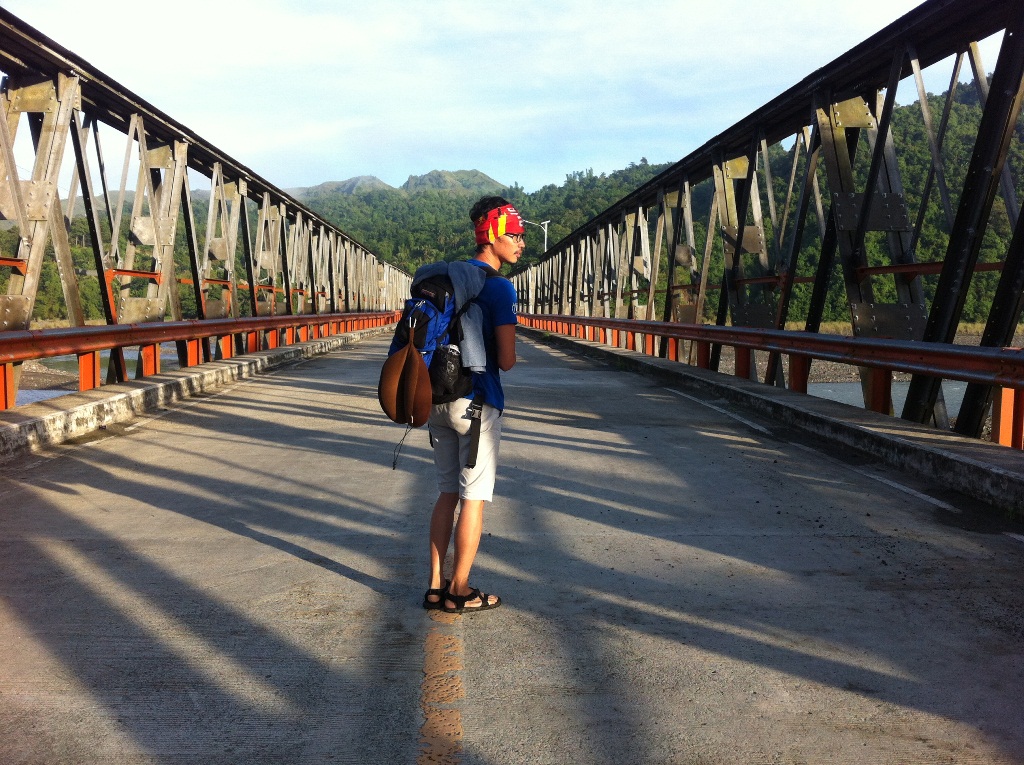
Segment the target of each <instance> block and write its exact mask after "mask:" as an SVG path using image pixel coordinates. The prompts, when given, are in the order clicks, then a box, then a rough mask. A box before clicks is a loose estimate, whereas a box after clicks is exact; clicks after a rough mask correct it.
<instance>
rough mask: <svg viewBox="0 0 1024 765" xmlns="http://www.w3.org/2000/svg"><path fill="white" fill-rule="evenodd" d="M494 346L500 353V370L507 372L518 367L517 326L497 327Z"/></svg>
mask: <svg viewBox="0 0 1024 765" xmlns="http://www.w3.org/2000/svg"><path fill="white" fill-rule="evenodd" d="M494 344H495V346H496V348H497V351H498V368H499V369H501V371H502V372H507V371H508V370H510V369H511V368H512V367H514V366H515V365H516V325H515V324H502V325H501V326H498V327H495V328H494Z"/></svg>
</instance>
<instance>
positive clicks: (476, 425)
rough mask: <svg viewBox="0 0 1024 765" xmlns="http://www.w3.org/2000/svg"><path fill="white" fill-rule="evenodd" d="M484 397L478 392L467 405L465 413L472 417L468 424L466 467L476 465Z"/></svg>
mask: <svg viewBox="0 0 1024 765" xmlns="http://www.w3.org/2000/svg"><path fill="white" fill-rule="evenodd" d="M483 412H484V398H483V396H481V395H480V394H477V395H475V396H473V402H472V403H471V404H470V405H469V409H467V410H466V413H467V414H468V415H469V416H470V417H471V418H472V420H473V421H472V422H471V423H470V424H469V456H468V457H467V458H466V467H468V468H475V467H476V455H477V452H479V451H480V421H481V420H482V419H483Z"/></svg>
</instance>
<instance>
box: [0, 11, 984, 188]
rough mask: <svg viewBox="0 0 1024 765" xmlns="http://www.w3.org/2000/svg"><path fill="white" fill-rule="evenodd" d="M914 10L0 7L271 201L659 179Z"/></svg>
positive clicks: (941, 87) (943, 86) (940, 87)
mask: <svg viewBox="0 0 1024 765" xmlns="http://www.w3.org/2000/svg"><path fill="white" fill-rule="evenodd" d="M920 4H921V3H920V0H858V2H855V3H828V2H822V0H714V2H709V1H708V0H646V1H645V2H643V3H636V2H620V0H602V1H601V2H597V0H582V1H581V0H564V1H560V0H519V2H516V3H488V4H484V3H480V2H472V1H471V0H429V2H427V1H423V2H411V1H408V0H407V1H406V2H401V1H399V0H361V1H360V2H351V1H350V0H281V1H278V0H245V1H244V2H235V1H234V0H175V2H173V3H140V2H138V0H0V7H4V8H6V9H7V10H8V11H10V12H11V13H13V14H15V15H16V16H18V17H20V18H21V19H23V20H24V21H26V22H27V23H29V24H30V25H32V26H34V27H35V28H36V29H38V30H40V31H41V32H42V33H43V34H45V35H46V36H48V37H50V38H51V39H53V40H55V41H56V42H58V43H59V44H61V45H63V46H64V47H65V48H68V49H69V50H71V51H73V52H74V53H76V54H77V55H78V56H80V57H82V58H84V59H85V60H86V61H88V62H89V63H90V64H92V65H93V66H94V67H96V68H97V69H99V70H100V71H102V72H103V73H104V74H105V75H107V76H108V77H109V78H111V79H113V80H115V81H117V82H119V83H120V84H121V85H122V86H124V87H125V88H127V89H128V90H131V91H133V92H135V93H136V94H137V95H139V96H141V97H142V98H144V99H145V100H147V101H149V102H150V103H151V104H152V105H153V106H155V107H156V108H158V109H159V110H161V111H163V112H165V113H166V114H168V115H169V116H171V117H172V118H174V119H175V120H177V121H179V122H181V123H183V124H185V125H187V126H188V127H189V128H190V129H191V130H192V131H193V132H195V133H196V134H198V135H199V136H201V137H202V138H203V139H204V140H206V141H208V142H209V143H212V144H213V145H214V146H216V147H217V148H218V149H220V150H221V151H222V152H223V153H225V154H227V155H229V156H231V157H233V158H234V159H235V160H237V161H238V162H240V163H242V164H243V165H246V166H248V167H249V168H250V169H252V170H253V171H255V172H256V173H257V174H259V175H261V176H262V177H264V178H265V179H267V180H268V181H270V182H271V183H273V184H274V185H276V186H278V187H280V188H285V189H289V188H298V187H306V186H315V185H317V184H320V183H324V182H328V181H341V180H346V179H348V178H352V177H355V176H360V175H374V176H377V177H378V178H380V179H381V180H383V181H385V182H386V183H389V184H391V185H393V186H398V185H401V184H402V183H404V182H405V181H406V180H407V179H408V177H409V176H410V175H422V174H425V173H427V172H429V171H431V170H469V169H475V170H480V171H482V172H484V173H486V174H487V175H489V176H491V177H492V178H494V179H495V180H497V181H499V182H501V183H503V184H506V185H511V184H513V183H518V184H519V185H520V186H522V187H524V188H525V189H526V191H535V190H536V189H538V188H540V187H541V186H544V185H546V184H552V183H553V184H556V185H560V184H561V183H563V182H564V181H565V177H566V175H567V174H569V173H572V172H574V171H581V170H587V169H592V170H593V171H594V172H595V173H598V174H600V173H607V172H612V171H614V170H618V169H621V168H623V167H626V166H627V165H629V164H630V163H631V162H639V161H640V160H641V158H646V159H647V160H648V161H650V162H652V163H660V162H675V161H676V160H678V159H681V158H682V157H684V156H686V155H687V154H689V153H690V152H692V151H693V150H695V149H697V148H698V147H700V146H701V145H703V144H704V143H706V142H707V141H708V140H709V139H710V138H712V137H714V136H715V135H716V134H718V133H719V132H721V131H723V130H725V129H726V128H727V127H729V126H730V125H732V124H733V123H735V122H737V121H738V120H740V119H742V118H743V117H745V116H746V115H748V114H750V113H751V112H753V111H755V110H756V109H757V108H759V107H760V106H762V105H763V104H765V103H767V102H768V101H770V100H771V99H772V98H774V97H775V96H777V95H778V94H779V93H781V92H783V91H784V90H786V89H787V88H789V87H791V86H793V85H795V84H796V83H797V82H799V81H800V80H802V79H804V77H806V76H807V75H809V74H810V73H811V72H812V71H814V70H815V69H817V68H819V67H821V66H823V65H825V64H827V63H829V62H830V61H832V60H834V59H835V58H837V57H839V56H840V55H841V54H842V53H844V52H845V51H847V50H849V49H850V48H852V47H854V46H855V45H856V44H858V43H859V42H861V41H862V40H864V39H866V38H867V37H869V36H870V35H872V34H874V33H875V32H877V31H879V30H880V29H882V28H883V27H884V26H886V25H888V24H889V23H891V22H892V21H894V20H896V19H897V18H899V17H900V16H902V15H903V14H905V13H907V12H908V11H910V10H912V9H913V8H914V7H916V6H918V5H920ZM640 8H642V11H643V12H642V13H641V12H640V10H639V9H640ZM990 58H991V61H986V64H987V65H988V66H989V68H990V69H991V68H992V67H993V66H994V64H995V58H994V55H993V56H990ZM944 76H945V77H947V78H948V74H946V75H944ZM939 80H941V78H939ZM926 82H927V80H926ZM928 84H929V89H933V88H932V87H931V83H928ZM934 89H935V90H943V89H945V83H941V82H938V83H937V84H936V86H935V88H934ZM915 98H916V97H915Z"/></svg>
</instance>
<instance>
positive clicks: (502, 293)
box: [423, 197, 525, 613]
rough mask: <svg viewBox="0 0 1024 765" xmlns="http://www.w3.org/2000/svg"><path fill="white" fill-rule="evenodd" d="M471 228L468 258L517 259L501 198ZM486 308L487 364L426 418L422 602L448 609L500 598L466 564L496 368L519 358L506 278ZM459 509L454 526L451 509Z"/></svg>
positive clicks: (487, 448) (491, 459) (487, 294)
mask: <svg viewBox="0 0 1024 765" xmlns="http://www.w3.org/2000/svg"><path fill="white" fill-rule="evenodd" d="M469 217H470V219H471V220H472V221H473V227H474V230H475V232H476V245H477V248H476V256H475V257H474V258H473V259H472V260H470V261H469V262H470V263H471V264H473V265H474V266H479V267H480V268H484V269H488V268H490V269H494V271H499V270H500V269H501V267H502V266H504V265H505V264H510V265H514V264H515V263H516V262H517V261H518V260H519V256H520V255H522V254H523V250H524V248H525V244H524V243H523V234H524V233H525V231H524V228H523V219H522V217H521V216H520V215H519V213H518V211H517V210H516V209H515V208H514V207H513V206H512V205H511V204H509V202H508V201H507V200H505V199H503V198H501V197H484V198H483V199H481V200H480V201H479V202H477V203H476V204H475V205H474V206H473V209H472V210H471V211H470V214H469ZM476 302H477V303H478V304H479V305H480V307H481V309H482V314H483V321H482V325H483V326H482V333H483V343H484V347H485V348H486V352H487V365H486V368H485V370H484V371H483V372H476V373H474V374H473V392H472V394H471V395H470V396H469V397H468V398H462V399H459V400H457V401H453V402H451V403H448V404H437V405H435V406H434V407H433V408H432V409H431V412H430V420H429V421H428V423H427V425H428V427H429V429H430V436H431V440H432V442H433V444H434V465H435V467H436V468H437V486H438V491H439V492H440V495H439V496H438V498H437V502H436V503H435V504H434V513H433V515H432V516H431V519H430V582H429V585H428V587H429V589H428V590H427V593H426V595H425V596H424V598H423V607H424V608H428V609H443V610H444V611H446V612H448V613H470V612H472V611H486V610H488V609H491V608H497V607H498V606H499V605H501V598H499V597H498V596H497V595H488V594H486V593H482V592H481V591H480V590H478V589H476V588H473V587H470V586H469V571H470V568H472V566H473V560H474V559H475V558H476V552H477V548H478V547H479V545H480V537H481V535H482V533H483V518H484V503H485V502H490V501H491V496H492V494H493V492H494V477H495V473H496V471H497V467H498V443H499V442H500V440H501V420H500V417H501V412H502V410H503V409H504V408H505V394H504V392H503V391H502V388H501V372H507V371H508V370H510V369H511V368H512V367H513V365H515V363H516V290H515V287H513V286H512V283H511V282H510V281H509V280H508V279H504V278H501V277H497V276H496V277H494V278H489V279H487V280H486V282H485V284H484V287H483V290H481V292H480V295H479V296H478V297H477V298H476ZM474 398H476V399H478V400H482V401H483V402H484V405H483V412H482V414H481V415H480V416H481V423H480V444H479V450H478V452H477V458H476V465H475V466H474V467H472V468H469V467H463V465H464V464H465V462H466V460H465V454H467V453H468V451H469V441H470V424H471V422H472V419H470V417H468V416H467V415H468V411H467V407H468V405H469V404H470V402H471V401H472V400H473V399H474ZM456 508H459V520H458V525H456V524H455V510H456ZM453 528H454V530H455V560H454V565H453V569H452V577H451V581H448V582H446V580H445V579H444V573H443V571H442V567H443V566H444V559H445V555H446V554H447V552H448V544H449V542H450V541H451V537H452V529H453Z"/></svg>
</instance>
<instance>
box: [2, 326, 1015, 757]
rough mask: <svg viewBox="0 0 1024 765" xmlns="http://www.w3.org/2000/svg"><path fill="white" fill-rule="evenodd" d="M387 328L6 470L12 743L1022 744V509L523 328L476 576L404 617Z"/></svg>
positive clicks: (412, 569) (403, 484)
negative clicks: (480, 599) (478, 596)
mask: <svg viewBox="0 0 1024 765" xmlns="http://www.w3.org/2000/svg"><path fill="white" fill-rule="evenodd" d="M384 343H385V341H384V340H383V339H374V340H369V341H367V342H364V343H361V344H358V345H355V346H352V347H348V348H344V349H342V350H338V351H335V352H332V353H330V354H328V355H326V356H320V357H316V358H313V359H310V360H304V361H300V362H298V363H295V364H293V365H291V366H287V367H283V368H279V369H278V370H276V371H274V372H273V373H271V374H267V375H262V376H258V377H253V378H249V379H245V380H242V381H236V382H233V383H230V384H228V385H226V386H225V387H223V388H221V389H220V390H218V391H216V392H214V393H207V394H202V395H199V396H197V397H195V398H193V399H190V400H188V401H187V402H184V403H178V404H174V405H173V406H169V407H168V408H166V409H164V410H163V411H159V412H156V413H151V414H148V415H144V416H141V417H138V418H136V419H135V420H134V421H132V422H131V423H130V424H126V425H118V426H113V425H112V426H109V427H108V428H107V429H106V430H105V431H102V432H101V433H100V434H98V437H96V438H89V439H80V440H79V441H78V442H77V443H74V444H69V445H65V446H62V447H59V448H55V449H52V450H49V451H48V452H46V453H43V454H37V455H26V456H21V457H17V458H16V459H14V460H13V461H9V462H7V463H6V464H5V465H4V477H3V478H2V479H0V507H2V508H3V510H2V514H0V646H3V659H2V661H0V730H2V731H3V735H2V736H0V763H4V764H5V765H6V764H7V763H47V764H48V765H50V764H53V765H64V764H65V763H118V764H121V763H125V764H127V763H133V764H134V763H157V764H162V763H321V762H323V763H331V762H344V763H415V762H424V763H442V762H447V763H466V764H467V765H469V764H472V765H498V764H499V763H552V764H554V763H558V764H564V763H659V764H661V763H701V764H708V763H737V764H740V763H742V764H743V765H747V764H748V763H906V762H914V763H1022V762H1024V711H1022V709H1021V706H1020V689H1021V687H1022V686H1024V608H1022V607H1024V590H1022V588H1021V587H1020V571H1021V568H1022V562H1024V533H1022V531H1021V529H1020V528H1019V527H1018V526H1015V525H1014V524H1012V523H1010V522H1008V521H1003V520H1000V517H1001V516H1000V515H999V514H997V513H994V512H992V511H991V509H990V508H988V507H986V506H984V505H983V504H982V503H980V502H978V501H977V500H975V499H972V498H970V497H966V496H964V495H961V494H957V493H955V492H953V491H951V490H949V489H948V488H945V487H943V486H941V485H939V484H938V483H936V482H931V481H925V480H921V479H917V478H912V477H910V476H908V475H907V474H905V473H904V472H902V471H898V470H895V469H893V468H890V467H887V466H886V465H885V464H884V463H881V462H876V461H874V460H873V459H871V458H869V457H866V456H864V454H863V453H860V452H853V451H847V450H846V449H845V447H840V446H836V445H831V446H827V447H826V448H825V449H822V448H821V447H822V443H823V442H813V441H812V440H811V437H809V436H807V435H806V433H805V432H803V431H799V430H795V429H793V427H792V426H791V425H790V424H787V423H784V422H782V421H780V419H779V418H776V417H773V416H771V415H770V414H768V415H766V414H764V413H763V412H762V413H758V412H757V411H754V410H749V411H745V410H742V409H734V408H729V407H728V406H727V404H726V402H725V401H724V400H723V399H722V398H720V397H716V396H714V395H711V396H706V395H705V396H704V397H703V398H702V395H703V394H700V393H698V392H696V391H694V390H693V389H683V388H679V387H675V386H672V385H670V384H668V383H666V382H664V381H663V380H659V379H654V378H651V377H638V376H636V375H633V374H628V373H624V372H622V371H616V370H613V369H611V368H609V367H607V366H604V365H600V364H597V363H595V362H593V361H590V360H587V359H584V358H582V357H580V356H576V355H572V354H568V353H566V352H565V351H563V350H560V349H555V348H551V347H548V346H544V345H537V344H533V343H529V342H523V343H522V344H521V348H520V359H521V360H520V363H519V364H518V365H517V366H516V368H515V369H514V370H513V371H512V372H511V373H510V374H509V375H508V376H507V377H506V380H507V393H508V399H509V410H508V413H507V415H506V420H505V438H504V441H503V445H502V449H503V452H502V463H503V464H502V469H501V471H500V473H499V481H498V487H497V496H496V501H495V502H494V504H493V505H492V506H490V507H489V509H488V513H487V518H486V526H485V539H484V541H483V544H482V549H481V554H480V556H479V558H478V562H477V566H476V569H475V580H476V583H477V584H478V585H480V586H482V587H483V588H484V589H486V590H488V591H491V592H497V593H499V594H501V595H502V597H503V598H504V599H505V601H506V606H505V607H503V608H501V609H498V610H497V611H494V612H490V613H487V614H478V615H474V616H471V617H456V616H449V615H443V614H437V613H427V612H425V611H423V610H422V609H420V608H419V601H420V598H421V597H422V590H423V588H424V586H425V582H424V568H425V560H426V526H427V520H428V514H429V508H430V505H431V503H432V501H433V498H434V489H433V485H432V470H431V465H430V454H429V447H428V445H427V440H426V434H425V433H423V432H419V431H417V432H414V433H413V434H412V435H410V437H409V439H408V441H407V442H406V445H405V447H404V449H403V452H402V456H401V459H400V461H399V464H398V469H397V470H392V469H391V463H392V453H393V450H394V447H395V444H396V443H397V441H398V439H399V438H400V436H401V428H399V427H398V426H393V425H388V424H386V423H385V421H384V419H383V417H382V415H381V414H380V413H379V410H378V408H377V403H376V400H375V398H374V395H373V390H374V386H375V383H376V375H377V372H378V370H379V365H380V361H381V358H382V354H383V353H384Z"/></svg>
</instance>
